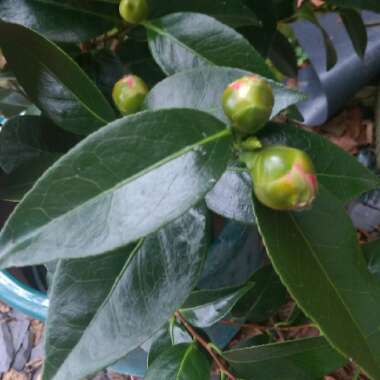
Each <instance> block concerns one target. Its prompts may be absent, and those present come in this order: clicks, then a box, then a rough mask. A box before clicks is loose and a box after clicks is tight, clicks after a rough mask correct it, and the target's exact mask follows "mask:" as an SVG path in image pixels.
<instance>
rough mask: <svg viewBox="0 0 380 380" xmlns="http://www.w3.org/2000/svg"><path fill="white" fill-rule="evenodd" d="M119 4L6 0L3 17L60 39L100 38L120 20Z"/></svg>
mask: <svg viewBox="0 0 380 380" xmlns="http://www.w3.org/2000/svg"><path fill="white" fill-rule="evenodd" d="M116 10H117V7H116V5H111V4H108V5H106V4H100V3H99V2H94V1H92V2H88V1H87V2H83V1H80V2H75V3H74V2H72V1H68V0H43V1H42V0H2V1H1V7H0V19H2V20H3V21H8V22H13V23H16V24H21V25H24V26H25V27H27V28H30V29H34V30H35V31H37V32H39V33H42V34H43V35H45V36H46V37H47V38H49V39H51V40H54V41H59V42H81V41H84V40H87V39H89V38H92V37H96V36H97V35H99V34H102V33H104V32H106V31H108V30H110V29H112V27H113V25H115V23H117V22H119V21H120V20H119V18H118V16H117V13H116Z"/></svg>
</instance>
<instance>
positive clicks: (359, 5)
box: [326, 0, 380, 12]
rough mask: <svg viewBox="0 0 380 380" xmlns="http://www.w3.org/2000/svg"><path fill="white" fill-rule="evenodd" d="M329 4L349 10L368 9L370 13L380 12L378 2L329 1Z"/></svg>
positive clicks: (366, 0)
mask: <svg viewBox="0 0 380 380" xmlns="http://www.w3.org/2000/svg"><path fill="white" fill-rule="evenodd" d="M326 2H327V3H330V4H333V5H338V6H342V7H347V8H356V9H367V10H369V11H374V12H380V3H379V2H378V0H327V1H326Z"/></svg>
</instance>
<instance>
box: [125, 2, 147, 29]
mask: <svg viewBox="0 0 380 380" xmlns="http://www.w3.org/2000/svg"><path fill="white" fill-rule="evenodd" d="M119 11H120V15H121V17H122V18H123V19H124V20H125V21H126V22H128V23H129V24H139V23H140V22H142V21H144V20H146V19H147V17H148V14H149V8H148V4H147V0H121V1H120V4H119Z"/></svg>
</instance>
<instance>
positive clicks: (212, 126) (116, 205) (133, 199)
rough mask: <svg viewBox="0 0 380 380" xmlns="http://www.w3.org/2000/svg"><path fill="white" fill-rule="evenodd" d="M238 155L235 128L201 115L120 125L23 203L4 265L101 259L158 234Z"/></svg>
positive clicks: (56, 170)
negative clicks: (233, 144)
mask: <svg viewBox="0 0 380 380" xmlns="http://www.w3.org/2000/svg"><path fill="white" fill-rule="evenodd" d="M163 137H164V138H163ZM230 150H231V133H230V131H229V129H227V128H225V125H224V124H222V123H221V122H220V121H219V120H217V119H215V118H214V117H212V116H210V115H209V114H206V113H203V112H200V111H195V110H185V109H175V110H174V109H172V110H159V111H146V112H142V113H139V114H137V115H134V116H130V117H125V118H122V119H119V120H116V121H115V122H113V123H111V124H109V125H108V126H106V127H104V128H102V129H100V130H99V131H97V132H95V133H93V134H92V135H90V136H88V137H87V138H86V139H85V140H83V141H82V142H81V143H80V144H78V145H77V146H76V147H75V148H73V149H72V150H71V151H70V152H69V153H68V154H67V155H65V156H63V157H62V159H60V160H59V161H58V162H57V163H56V164H55V165H54V166H53V167H52V168H51V169H50V170H49V171H48V172H47V173H46V174H45V175H44V176H43V177H42V178H41V179H40V180H39V181H38V183H37V184H36V186H35V187H34V188H33V190H32V191H31V192H30V193H29V194H28V195H27V196H26V197H25V198H24V199H23V202H22V203H21V204H20V205H19V207H18V208H17V211H15V212H14V213H13V215H12V216H11V217H10V219H8V223H7V225H6V227H5V228H4V229H3V231H2V234H1V236H0V245H1V247H2V257H1V259H0V261H1V265H2V266H3V267H7V266H14V265H16V266H17V265H21V266H25V265H30V264H32V263H33V264H35V263H41V262H48V261H52V260H55V259H58V258H79V257H85V256H92V255H99V254H102V253H105V252H108V251H111V250H114V249H117V248H119V247H122V246H125V245H126V244H128V243H130V242H133V241H135V240H137V239H139V238H141V237H143V236H145V235H147V234H150V233H152V232H154V231H156V230H157V229H158V228H160V227H162V226H163V225H165V224H167V223H168V222H170V221H171V220H173V219H175V218H177V217H179V216H180V215H182V214H183V213H184V212H185V211H186V210H188V209H189V208H190V207H192V206H193V205H194V204H196V203H198V202H199V201H200V200H201V199H202V198H203V197H204V195H205V194H206V193H207V192H208V191H209V190H210V189H211V188H212V187H213V186H214V185H215V182H216V181H217V180H218V179H219V177H220V176H221V175H222V173H223V172H224V171H225V169H226V165H227V161H228V160H229V158H230V154H231V152H230Z"/></svg>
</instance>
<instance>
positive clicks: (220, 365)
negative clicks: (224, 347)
mask: <svg viewBox="0 0 380 380" xmlns="http://www.w3.org/2000/svg"><path fill="white" fill-rule="evenodd" d="M175 316H176V317H177V318H178V319H179V320H180V322H181V323H182V324H183V325H184V326H185V327H186V329H187V331H188V332H189V333H190V334H191V336H192V337H193V338H194V339H195V340H196V341H197V342H198V343H199V344H200V345H201V346H202V347H203V348H204V349H205V350H206V351H207V352H208V353H209V354H210V356H211V357H212V358H213V360H214V362H215V364H216V365H217V367H218V369H219V371H220V372H221V373H222V374H224V375H225V376H227V378H228V379H230V380H237V378H236V377H235V376H234V375H233V374H232V373H231V372H230V371H229V370H228V369H227V368H226V367H225V365H224V364H223V362H222V360H221V358H219V356H218V355H217V354H216V353H215V352H214V351H213V349H212V345H210V344H209V342H207V341H206V340H205V339H203V338H202V337H201V336H200V335H199V334H198V333H197V332H196V331H195V329H194V328H193V327H192V326H191V325H190V323H189V322H187V320H186V319H185V318H184V317H183V315H182V314H181V313H180V312H179V311H176V313H175ZM222 379H223V377H222Z"/></svg>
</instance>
